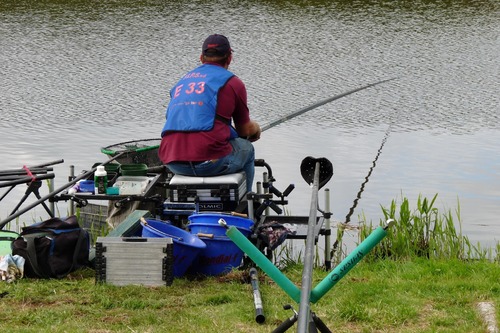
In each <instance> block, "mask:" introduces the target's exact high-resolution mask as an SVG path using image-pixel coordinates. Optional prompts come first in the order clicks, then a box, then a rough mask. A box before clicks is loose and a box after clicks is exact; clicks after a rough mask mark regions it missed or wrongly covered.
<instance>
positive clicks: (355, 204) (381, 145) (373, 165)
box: [330, 122, 393, 257]
mask: <svg viewBox="0 0 500 333" xmlns="http://www.w3.org/2000/svg"><path fill="white" fill-rule="evenodd" d="M392 125H393V122H391V123H390V124H389V127H387V130H386V131H385V135H384V138H383V139H382V143H381V144H380V148H379V149H378V150H377V155H376V156H375V159H374V160H373V162H372V166H371V167H370V169H369V170H368V174H367V175H366V177H365V180H364V181H363V183H362V184H361V187H360V188H359V191H358V194H357V195H356V198H355V199H354V202H353V205H352V206H351V208H350V209H349V212H348V213H347V215H346V217H345V224H347V223H349V222H350V221H351V216H352V214H353V213H354V210H355V209H356V207H357V206H358V202H359V200H360V199H361V194H362V193H363V191H364V190H365V186H366V184H367V183H368V181H369V180H370V176H371V174H372V172H373V170H374V169H375V167H376V165H377V161H378V158H379V157H380V155H381V154H382V149H383V148H384V145H385V143H386V142H387V139H388V138H389V134H390V133H391V129H392ZM344 231H345V228H341V231H340V235H338V236H337V239H336V240H335V243H334V244H333V246H332V250H331V252H330V253H331V257H333V255H334V253H335V251H336V250H337V247H338V245H339V242H340V240H342V238H343V237H344Z"/></svg>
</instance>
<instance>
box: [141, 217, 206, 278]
mask: <svg viewBox="0 0 500 333" xmlns="http://www.w3.org/2000/svg"><path fill="white" fill-rule="evenodd" d="M141 225H142V237H152V238H172V240H173V241H174V276H175V277H180V276H183V275H184V274H185V273H186V271H187V269H188V268H189V266H190V265H191V263H192V262H193V261H194V260H195V259H196V257H197V256H198V255H199V253H200V251H202V250H203V249H205V248H206V247H207V245H206V244H205V243H204V242H203V241H202V240H201V239H199V238H198V237H196V236H195V235H192V234H190V233H189V232H187V231H185V230H183V229H181V228H177V227H175V226H173V225H171V224H169V223H167V222H164V221H160V220H146V224H145V223H143V222H141Z"/></svg>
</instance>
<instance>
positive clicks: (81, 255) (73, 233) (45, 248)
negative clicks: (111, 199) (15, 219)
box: [12, 216, 90, 279]
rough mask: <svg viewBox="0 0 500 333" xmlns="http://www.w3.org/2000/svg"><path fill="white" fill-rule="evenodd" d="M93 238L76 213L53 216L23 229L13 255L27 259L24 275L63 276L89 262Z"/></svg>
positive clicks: (35, 276) (39, 276)
mask: <svg viewBox="0 0 500 333" xmlns="http://www.w3.org/2000/svg"><path fill="white" fill-rule="evenodd" d="M89 250H90V237H89V233H88V232H87V231H86V230H84V229H82V228H80V226H79V225H78V222H77V220H76V216H70V217H68V218H67V219H66V220H64V221H63V220H61V219H59V218H57V217H56V218H51V219H49V220H46V221H43V222H39V223H35V224H33V225H30V226H27V227H24V228H22V232H21V234H20V236H19V237H18V238H17V239H16V240H15V241H13V242H12V254H13V255H16V254H17V255H20V256H21V257H23V258H24V259H26V262H25V264H24V275H25V276H26V277H31V278H46V279H47V278H58V279H59V278H63V277H65V276H66V275H68V274H69V273H71V272H73V271H75V270H77V269H79V268H81V267H84V266H88V265H89Z"/></svg>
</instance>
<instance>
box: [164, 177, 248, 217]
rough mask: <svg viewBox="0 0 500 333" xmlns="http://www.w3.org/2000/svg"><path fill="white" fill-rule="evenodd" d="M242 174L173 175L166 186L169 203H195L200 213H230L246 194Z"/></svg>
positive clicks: (245, 185)
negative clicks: (210, 175) (208, 175)
mask: <svg viewBox="0 0 500 333" xmlns="http://www.w3.org/2000/svg"><path fill="white" fill-rule="evenodd" d="M246 188H247V184H246V176H245V173H244V172H240V173H234V174H229V175H222V176H213V177H192V176H182V175H174V176H173V177H172V179H171V180H170V183H169V185H168V191H169V198H170V202H195V199H196V198H198V209H199V210H200V211H216V212H223V211H232V210H234V209H236V207H237V206H238V204H239V203H240V201H241V199H242V198H243V196H244V195H245V194H246Z"/></svg>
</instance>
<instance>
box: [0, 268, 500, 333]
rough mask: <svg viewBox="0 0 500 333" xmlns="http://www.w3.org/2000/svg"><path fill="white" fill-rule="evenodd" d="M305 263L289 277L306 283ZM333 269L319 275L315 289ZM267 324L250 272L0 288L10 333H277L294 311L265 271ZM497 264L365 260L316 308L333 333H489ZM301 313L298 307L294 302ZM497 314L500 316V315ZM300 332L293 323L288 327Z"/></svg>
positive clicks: (499, 284)
mask: <svg viewBox="0 0 500 333" xmlns="http://www.w3.org/2000/svg"><path fill="white" fill-rule="evenodd" d="M301 272H302V267H301V265H290V266H289V267H287V269H286V270H285V271H284V273H285V274H286V275H287V276H288V277H289V278H290V280H292V281H300V279H301ZM327 274H328V272H325V271H323V270H321V269H315V270H314V272H313V278H314V283H313V286H315V285H316V284H317V283H319V281H321V280H322V279H323V278H324V277H325V276H326V275H327ZM259 275H260V290H261V293H262V298H263V304H264V311H265V315H266V322H265V323H264V324H257V323H256V322H255V319H254V307H253V298H252V289H251V286H250V284H248V283H246V282H245V280H246V273H245V272H243V271H235V272H233V273H231V274H230V275H228V276H225V277H219V278H217V277H210V278H206V279H199V280H188V279H184V278H181V279H175V280H174V283H173V285H172V286H168V287H155V288H152V287H142V286H126V287H116V286H112V285H107V284H95V282H94V281H95V280H94V277H93V271H92V270H90V269H87V270H83V271H79V272H75V273H73V274H71V275H70V276H68V277H67V278H66V279H63V280H30V279H22V280H19V281H17V282H16V283H13V284H0V294H2V295H4V296H3V298H2V299H1V301H0V312H1V313H2V321H1V322H0V328H1V329H2V331H5V332H96V333H97V332H199V333H201V332H247V333H251V332H271V331H272V330H273V329H274V328H276V327H277V326H278V325H279V324H280V323H281V321H283V320H284V319H286V318H288V317H290V316H291V315H292V313H291V311H285V310H283V308H282V306H283V305H284V304H286V303H290V302H291V300H290V299H289V298H288V296H287V295H286V294H285V293H284V292H283V291H282V290H281V289H280V288H279V287H278V286H276V285H275V284H274V282H273V281H272V280H270V279H268V278H267V277H265V275H264V274H262V273H260V274H259ZM499 276H500V267H499V266H498V265H497V264H494V263H491V262H489V261H484V260H477V261H469V262H467V261H462V260H458V259H457V260H437V259H433V260H429V259H424V258H415V259H413V260H401V261H399V260H391V259H381V260H377V261H372V262H370V261H363V262H361V263H359V264H358V265H357V266H356V267H355V268H354V269H353V270H352V271H351V272H349V274H348V275H347V276H346V277H345V278H344V279H342V280H341V281H340V282H339V283H338V284H337V285H336V286H335V288H333V289H331V290H330V291H329V292H328V293H327V294H326V295H325V296H324V297H323V298H321V299H320V300H319V301H318V302H317V303H316V304H313V305H312V310H313V311H315V312H316V314H317V315H318V316H319V317H320V318H321V319H322V320H323V321H324V322H325V324H326V325H327V326H328V327H329V328H330V329H331V330H332V331H334V332H418V333H422V332H467V333H471V332H485V325H484V324H483V323H482V321H481V316H480V315H479V313H478V312H477V311H476V304H477V303H478V302H480V301H493V302H495V303H496V304H500V281H499V278H498V277H499ZM292 305H293V306H294V307H295V309H298V305H296V304H292ZM498 314H499V312H498V310H497V316H498ZM290 330H291V331H294V330H296V327H294V328H292V329H290Z"/></svg>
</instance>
